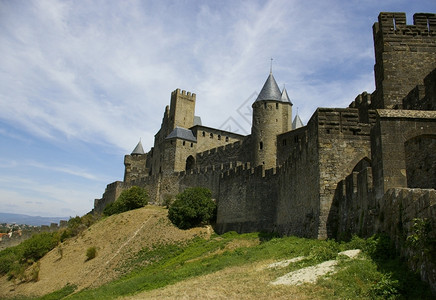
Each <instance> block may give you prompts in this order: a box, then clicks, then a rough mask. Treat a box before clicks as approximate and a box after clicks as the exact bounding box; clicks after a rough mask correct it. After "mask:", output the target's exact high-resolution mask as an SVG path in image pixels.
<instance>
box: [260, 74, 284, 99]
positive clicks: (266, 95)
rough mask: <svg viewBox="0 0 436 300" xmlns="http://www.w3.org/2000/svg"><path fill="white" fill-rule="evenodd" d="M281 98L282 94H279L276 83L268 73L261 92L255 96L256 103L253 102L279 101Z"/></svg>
mask: <svg viewBox="0 0 436 300" xmlns="http://www.w3.org/2000/svg"><path fill="white" fill-rule="evenodd" d="M281 97H282V93H281V92H280V89H279V86H278V85H277V82H276V80H275V79H274V76H273V74H272V73H269V76H268V78H267V80H266V81H265V84H264V85H263V88H262V90H261V91H260V93H259V95H258V96H257V99H256V101H254V102H257V101H262V100H272V101H280V99H281Z"/></svg>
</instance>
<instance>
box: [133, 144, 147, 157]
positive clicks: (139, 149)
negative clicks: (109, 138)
mask: <svg viewBox="0 0 436 300" xmlns="http://www.w3.org/2000/svg"><path fill="white" fill-rule="evenodd" d="M140 154H145V152H144V148H142V143H141V141H139V143H138V145H136V147H135V149H133V151H132V153H131V155H140Z"/></svg>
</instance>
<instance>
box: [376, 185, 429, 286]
mask: <svg viewBox="0 0 436 300" xmlns="http://www.w3.org/2000/svg"><path fill="white" fill-rule="evenodd" d="M416 218H419V219H421V220H426V222H428V223H429V228H430V232H428V233H427V234H426V235H427V238H428V243H430V241H432V240H433V241H434V240H435V239H436V190H425V189H408V188H393V189H389V190H388V191H387V192H386V194H385V195H384V197H383V198H382V199H381V201H380V223H379V226H378V230H379V231H382V232H386V233H388V234H389V236H390V237H391V238H392V239H393V240H394V241H395V243H396V245H397V248H398V249H399V250H400V252H401V254H402V256H404V257H405V258H406V260H407V261H408V264H409V266H410V267H411V268H412V269H413V270H415V271H416V272H419V273H420V275H421V279H422V280H424V281H426V282H428V283H429V284H430V287H431V288H432V290H433V292H435V293H436V257H435V251H436V246H435V245H434V242H433V244H424V245H423V247H424V249H426V250H427V251H428V252H426V251H423V250H424V249H420V251H416V250H415V249H414V248H413V247H412V246H411V245H410V243H407V237H408V236H410V235H412V234H414V233H415V232H414V231H413V227H412V226H413V223H414V219H416ZM422 238H423V237H421V239H422Z"/></svg>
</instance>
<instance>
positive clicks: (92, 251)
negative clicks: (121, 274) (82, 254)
mask: <svg viewBox="0 0 436 300" xmlns="http://www.w3.org/2000/svg"><path fill="white" fill-rule="evenodd" d="M96 256H97V248H95V247H89V248H88V249H86V260H87V261H88V260H91V259H93V258H95V257H96Z"/></svg>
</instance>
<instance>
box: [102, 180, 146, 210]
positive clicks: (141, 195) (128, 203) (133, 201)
mask: <svg viewBox="0 0 436 300" xmlns="http://www.w3.org/2000/svg"><path fill="white" fill-rule="evenodd" d="M147 203H148V194H147V191H146V190H144V189H143V188H140V187H139V186H133V187H131V188H130V189H128V190H125V191H123V192H122V193H121V195H120V196H119V197H118V199H117V200H116V201H115V202H113V203H110V204H109V205H107V206H106V207H105V209H104V211H103V213H104V214H105V215H107V216H110V215H113V214H119V213H122V212H125V211H128V210H132V209H136V208H140V207H143V206H145V205H147Z"/></svg>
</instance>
